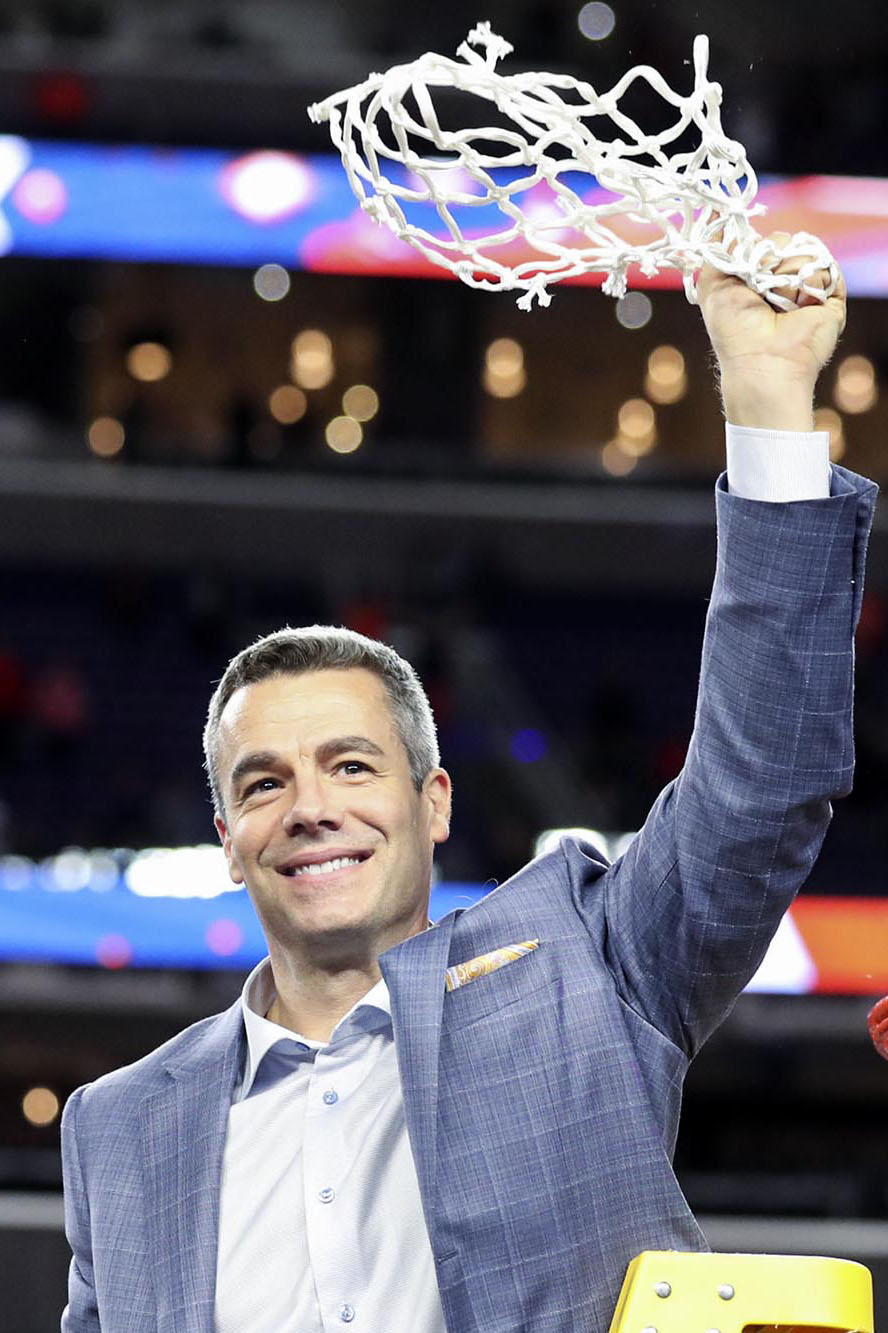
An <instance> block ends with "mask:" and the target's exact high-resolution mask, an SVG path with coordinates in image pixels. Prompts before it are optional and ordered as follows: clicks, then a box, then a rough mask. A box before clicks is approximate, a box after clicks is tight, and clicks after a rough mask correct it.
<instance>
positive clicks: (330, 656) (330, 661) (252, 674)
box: [203, 625, 441, 815]
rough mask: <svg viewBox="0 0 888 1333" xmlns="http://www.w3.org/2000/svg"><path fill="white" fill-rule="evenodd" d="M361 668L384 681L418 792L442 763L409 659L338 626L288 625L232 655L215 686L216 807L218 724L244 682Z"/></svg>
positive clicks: (220, 806)
mask: <svg viewBox="0 0 888 1333" xmlns="http://www.w3.org/2000/svg"><path fill="white" fill-rule="evenodd" d="M352 667H362V668H363V669H364V670H365V671H372V672H373V674H374V675H375V676H378V678H379V679H380V680H381V681H382V684H383V687H384V688H385V692H386V696H387V698H388V702H389V707H390V708H391V712H392V720H393V721H394V724H395V728H396V730H397V732H398V735H399V736H400V738H401V740H402V741H403V743H404V749H405V750H406V751H407V758H408V761H409V763H410V776H411V778H412V779H413V785H414V786H415V787H416V790H417V791H420V790H421V789H422V784H423V782H424V780H425V778H426V777H427V775H428V773H429V772H430V771H431V769H433V768H437V766H438V764H439V763H440V762H441V756H440V753H439V750H438V737H437V732H436V729H435V719H434V716H433V714H432V708H431V704H430V703H429V700H428V696H427V695H426V692H425V690H424V689H423V687H422V683H421V681H420V679H419V676H418V675H417V674H416V672H415V670H414V669H413V667H412V666H411V665H410V663H409V662H406V661H405V660H404V658H403V657H399V655H398V654H397V653H396V652H395V650H394V648H390V647H389V646H388V644H385V643H380V642H379V641H378V640H376V639H368V638H367V637H366V635H364V634H358V633H357V631H355V630H351V629H344V628H341V627H339V626H334V625H305V626H301V627H299V628H297V629H292V628H291V627H290V626H289V625H287V626H285V627H284V628H283V629H279V630H276V631H275V632H274V633H273V634H266V635H265V636H264V638H261V639H257V640H256V642H255V643H251V644H250V645H249V647H247V648H244V649H243V650H242V651H241V652H239V653H238V654H237V656H236V657H233V658H232V659H231V661H230V662H229V663H228V666H227V667H226V668H225V674H224V675H223V677H222V679H221V680H220V681H219V684H218V685H217V686H216V689H215V691H214V692H213V697H212V698H211V699H210V706H209V710H208V712H207V721H206V726H205V727H204V733H203V747H204V767H205V768H206V770H207V776H208V778H209V780H210V790H211V792H212V794H213V806H214V808H215V811H216V814H217V815H222V814H223V813H224V809H225V802H224V800H223V798H222V789H221V785H220V782H219V770H218V765H217V758H218V755H217V750H218V742H219V722H220V719H221V717H222V713H223V710H224V708H225V705H226V704H227V703H228V700H229V699H230V698H231V696H232V695H233V694H234V693H235V691H236V690H239V689H240V688H241V687H242V686H244V685H255V684H257V683H258V682H259V681H261V680H268V679H269V678H270V677H271V676H287V675H292V676H299V675H302V674H303V673H305V672H307V671H330V670H334V671H346V670H349V669H350V668H352Z"/></svg>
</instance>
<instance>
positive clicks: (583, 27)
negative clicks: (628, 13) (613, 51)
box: [577, 0, 617, 42]
mask: <svg viewBox="0 0 888 1333" xmlns="http://www.w3.org/2000/svg"><path fill="white" fill-rule="evenodd" d="M616 21H617V16H616V14H615V13H614V11H613V10H612V9H611V7H610V5H605V4H602V3H600V0H591V3H590V4H587V5H583V7H582V9H581V10H580V12H579V14H577V27H578V28H579V30H580V32H581V33H582V34H583V36H584V37H587V38H588V39H589V41H590V42H603V41H604V39H605V37H610V35H611V33H612V32H613V30H614V24H615V23H616Z"/></svg>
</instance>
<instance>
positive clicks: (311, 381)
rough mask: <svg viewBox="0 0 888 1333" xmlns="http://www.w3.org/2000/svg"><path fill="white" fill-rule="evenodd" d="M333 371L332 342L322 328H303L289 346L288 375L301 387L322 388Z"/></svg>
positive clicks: (327, 382) (330, 378) (330, 377)
mask: <svg viewBox="0 0 888 1333" xmlns="http://www.w3.org/2000/svg"><path fill="white" fill-rule="evenodd" d="M334 373H335V366H334V362H333V343H332V341H331V340H330V338H329V336H328V335H327V334H326V333H324V332H323V330H322V329H303V330H302V332H301V333H297V335H296V337H295V338H294V339H293V342H292V344H291V347H290V377H291V379H292V380H293V381H294V382H295V383H296V384H298V385H299V387H300V388H302V389H323V388H324V387H325V386H326V385H328V384H329V383H330V381H331V380H332V378H333V375H334Z"/></svg>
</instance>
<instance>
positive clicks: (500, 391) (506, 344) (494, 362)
mask: <svg viewBox="0 0 888 1333" xmlns="http://www.w3.org/2000/svg"><path fill="white" fill-rule="evenodd" d="M481 382H482V384H483V385H484V388H485V389H486V391H487V392H488V393H489V394H490V395H491V396H492V397H494V398H515V397H516V396H517V395H518V394H519V393H521V391H522V389H523V388H524V387H525V385H526V384H527V372H526V370H525V369H524V349H523V347H522V346H521V344H520V343H519V342H516V340H515V339H514V338H495V339H494V341H493V342H492V343H491V344H490V346H489V347H488V348H487V351H486V352H485V353H484V371H483V374H482V378H481Z"/></svg>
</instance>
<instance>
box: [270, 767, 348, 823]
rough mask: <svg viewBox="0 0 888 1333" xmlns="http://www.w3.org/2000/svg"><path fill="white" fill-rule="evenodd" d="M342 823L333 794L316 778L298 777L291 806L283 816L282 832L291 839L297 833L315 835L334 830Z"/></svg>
mask: <svg viewBox="0 0 888 1333" xmlns="http://www.w3.org/2000/svg"><path fill="white" fill-rule="evenodd" d="M341 823H342V814H341V811H339V810H338V809H337V806H336V803H335V801H334V799H333V793H332V792H331V791H330V789H329V788H328V787H327V785H326V784H325V783H324V782H323V781H321V780H319V779H318V778H317V777H314V776H311V777H309V776H308V775H300V777H299V778H298V780H297V782H296V791H295V795H294V797H293V804H292V805H291V806H290V808H289V810H288V811H287V813H286V814H285V815H284V830H285V832H286V833H287V834H288V835H289V836H290V837H293V836H294V835H295V834H298V833H315V832H317V830H318V829H322V828H327V829H336V828H339V826H340V824H341Z"/></svg>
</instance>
